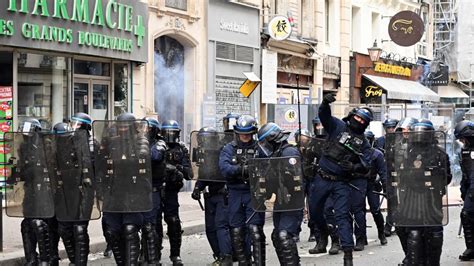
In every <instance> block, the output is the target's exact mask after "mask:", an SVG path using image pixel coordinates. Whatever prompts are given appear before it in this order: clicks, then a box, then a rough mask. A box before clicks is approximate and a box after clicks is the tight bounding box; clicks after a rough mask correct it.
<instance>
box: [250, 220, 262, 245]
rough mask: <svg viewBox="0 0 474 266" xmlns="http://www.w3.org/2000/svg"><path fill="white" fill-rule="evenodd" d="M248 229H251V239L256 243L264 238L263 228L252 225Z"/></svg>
mask: <svg viewBox="0 0 474 266" xmlns="http://www.w3.org/2000/svg"><path fill="white" fill-rule="evenodd" d="M248 229H249V232H250V235H251V237H252V239H253V240H254V241H257V242H258V241H260V240H261V239H262V238H263V236H262V231H263V230H262V229H263V228H261V227H260V226H258V225H254V224H251V225H249V226H248Z"/></svg>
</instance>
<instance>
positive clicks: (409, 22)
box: [388, 10, 425, 46]
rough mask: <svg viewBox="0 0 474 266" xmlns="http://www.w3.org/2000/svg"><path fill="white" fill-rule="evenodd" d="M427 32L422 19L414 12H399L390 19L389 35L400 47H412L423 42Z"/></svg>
mask: <svg viewBox="0 0 474 266" xmlns="http://www.w3.org/2000/svg"><path fill="white" fill-rule="evenodd" d="M424 31H425V27H424V23H423V20H422V19H421V17H420V16H419V15H418V14H417V13H415V12H412V11H409V10H405V11H401V12H398V13H397V14H395V16H393V17H392V19H390V23H389V24H388V34H389V35H390V39H392V41H393V42H394V43H396V44H398V45H400V46H412V45H414V44H416V43H417V42H419V41H420V40H421V37H423V33H424Z"/></svg>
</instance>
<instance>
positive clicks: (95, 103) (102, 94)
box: [73, 78, 110, 120]
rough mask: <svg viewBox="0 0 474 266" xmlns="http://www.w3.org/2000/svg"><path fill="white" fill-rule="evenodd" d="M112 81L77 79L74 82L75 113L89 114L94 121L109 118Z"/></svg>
mask: <svg viewBox="0 0 474 266" xmlns="http://www.w3.org/2000/svg"><path fill="white" fill-rule="evenodd" d="M109 93H110V81H106V80H97V79H83V78H80V79H79V78H77V79H75V80H74V104H73V106H74V113H77V112H83V113H87V114H89V115H90V116H91V117H92V119H94V120H106V119H108V117H109V105H110V104H109V99H110V97H109Z"/></svg>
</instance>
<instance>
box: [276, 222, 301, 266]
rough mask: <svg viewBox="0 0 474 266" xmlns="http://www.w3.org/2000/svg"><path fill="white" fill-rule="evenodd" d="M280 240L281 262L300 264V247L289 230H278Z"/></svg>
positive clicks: (283, 263)
mask: <svg viewBox="0 0 474 266" xmlns="http://www.w3.org/2000/svg"><path fill="white" fill-rule="evenodd" d="M278 241H279V244H280V248H281V250H280V251H281V252H280V253H281V256H279V257H278V259H280V264H281V265H299V263H300V257H299V255H298V248H297V246H296V243H295V241H294V240H293V238H292V237H291V236H290V235H289V234H288V232H287V231H285V230H282V231H280V232H278Z"/></svg>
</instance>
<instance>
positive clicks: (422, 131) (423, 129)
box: [412, 119, 435, 144]
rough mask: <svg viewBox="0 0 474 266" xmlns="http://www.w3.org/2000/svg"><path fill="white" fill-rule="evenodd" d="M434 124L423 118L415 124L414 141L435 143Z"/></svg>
mask: <svg viewBox="0 0 474 266" xmlns="http://www.w3.org/2000/svg"><path fill="white" fill-rule="evenodd" d="M434 130H435V129H434V126H433V123H432V122H431V121H430V120H428V119H422V120H420V121H419V122H418V123H415V124H414V125H413V133H412V134H413V141H414V142H415V143H420V144H429V143H434V133H435V132H434Z"/></svg>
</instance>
